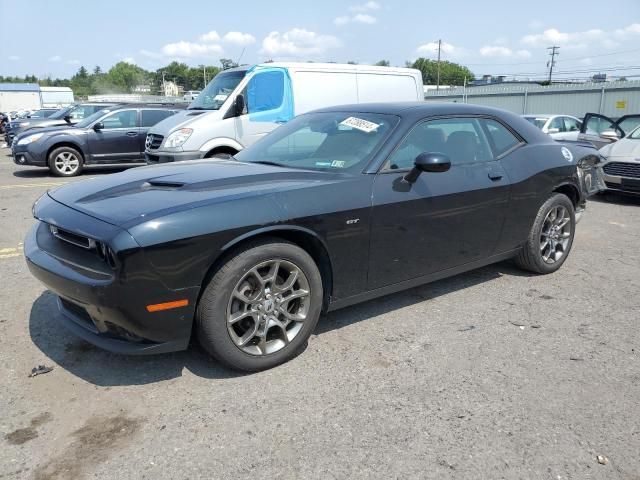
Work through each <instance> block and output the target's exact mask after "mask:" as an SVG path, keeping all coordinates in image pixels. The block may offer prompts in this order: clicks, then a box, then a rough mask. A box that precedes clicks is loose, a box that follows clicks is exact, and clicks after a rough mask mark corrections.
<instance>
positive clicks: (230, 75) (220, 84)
mask: <svg viewBox="0 0 640 480" xmlns="http://www.w3.org/2000/svg"><path fill="white" fill-rule="evenodd" d="M246 73H247V71H246V70H234V71H231V72H222V73H219V74H218V75H216V76H215V77H214V79H213V80H211V82H209V85H207V88H205V89H204V90H203V91H202V93H201V94H200V95H198V97H197V98H196V99H195V100H194V101H193V102H191V105H189V108H187V110H218V109H219V108H220V107H221V106H222V104H223V103H224V101H225V100H226V99H227V97H228V96H229V95H231V92H233V91H234V90H235V88H236V87H237V86H238V84H239V83H240V81H241V80H242V79H243V78H244V76H245V75H246Z"/></svg>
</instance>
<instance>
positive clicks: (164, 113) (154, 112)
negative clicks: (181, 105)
mask: <svg viewBox="0 0 640 480" xmlns="http://www.w3.org/2000/svg"><path fill="white" fill-rule="evenodd" d="M175 113H176V110H167V109H161V108H143V109H142V110H141V111H140V129H139V131H138V148H139V149H140V155H139V157H138V158H139V159H140V161H143V160H144V150H145V141H146V139H147V133H149V129H150V128H151V127H153V126H154V125H155V124H156V123H159V122H161V121H162V120H164V119H165V118H168V117H170V116H171V115H173V114H175Z"/></svg>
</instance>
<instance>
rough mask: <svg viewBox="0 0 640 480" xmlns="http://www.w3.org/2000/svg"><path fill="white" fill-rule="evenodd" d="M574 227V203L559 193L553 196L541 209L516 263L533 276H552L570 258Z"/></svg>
mask: <svg viewBox="0 0 640 480" xmlns="http://www.w3.org/2000/svg"><path fill="white" fill-rule="evenodd" d="M575 227H576V217H575V211H574V208H573V203H571V200H569V198H568V197H567V196H566V195H563V194H562V193H556V194H554V195H553V196H552V197H551V198H549V199H548V200H547V201H546V202H544V204H543V205H542V207H540V210H539V211H538V215H537V216H536V219H535V220H534V222H533V226H532V227H531V232H530V233H529V237H528V238H527V242H526V243H525V244H524V246H523V247H522V250H521V251H520V253H519V254H518V256H517V257H516V263H517V264H518V266H520V267H521V268H523V269H524V270H529V271H531V272H535V273H542V274H547V273H553V272H555V271H556V270H558V269H559V268H560V267H561V266H562V264H563V263H564V261H565V260H566V259H567V256H568V255H569V251H570V250H571V246H572V245H573V237H574V235H575Z"/></svg>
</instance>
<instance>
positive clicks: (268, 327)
mask: <svg viewBox="0 0 640 480" xmlns="http://www.w3.org/2000/svg"><path fill="white" fill-rule="evenodd" d="M322 298H323V293H322V279H321V277H320V272H319V271H318V268H317V266H316V264H315V263H314V261H313V259H312V258H311V257H310V256H309V254H308V253H307V252H305V251H304V250H303V249H301V248H300V247H298V246H297V245H294V244H292V243H288V242H285V241H283V240H278V239H271V240H262V241H259V242H254V243H252V244H249V245H247V247H246V248H245V249H243V250H242V251H240V252H238V253H237V254H236V255H234V256H233V257H232V258H230V259H229V260H228V261H227V262H226V263H225V264H224V265H223V266H222V267H221V268H220V269H219V270H218V271H217V272H216V273H215V274H214V276H213V278H212V279H211V281H210V282H209V283H208V285H207V286H206V288H205V290H204V292H203V294H202V298H201V299H200V303H199V305H198V309H197V313H196V322H197V328H198V338H199V340H200V343H201V344H202V346H203V347H204V349H205V350H207V352H209V353H210V354H211V355H212V356H214V357H215V358H216V359H218V360H220V361H221V362H223V363H225V364H227V365H229V366H230V367H232V368H235V369H238V370H245V371H258V370H265V369H268V368H272V367H274V366H276V365H279V364H281V363H283V362H286V361H288V360H290V359H291V358H293V357H295V356H296V355H298V354H299V353H300V352H301V351H302V349H303V348H304V347H305V345H306V343H307V340H308V339H309V336H310V335H311V333H312V332H313V330H314V328H315V326H316V323H317V322H318V318H319V317H320V310H321V307H322Z"/></svg>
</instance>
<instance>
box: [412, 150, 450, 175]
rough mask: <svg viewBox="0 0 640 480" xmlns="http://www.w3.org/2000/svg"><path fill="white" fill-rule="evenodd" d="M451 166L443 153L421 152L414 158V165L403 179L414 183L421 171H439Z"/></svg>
mask: <svg viewBox="0 0 640 480" xmlns="http://www.w3.org/2000/svg"><path fill="white" fill-rule="evenodd" d="M450 168H451V159H450V158H449V157H448V156H447V155H445V154H444V153H435V152H423V153H421V154H420V155H418V156H417V157H416V159H415V160H414V167H413V168H412V169H411V171H409V173H407V174H406V175H405V176H404V180H405V181H406V182H409V183H415V181H416V180H417V179H418V177H419V176H420V174H421V173H422V172H431V173H440V172H446V171H447V170H449V169H450Z"/></svg>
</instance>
